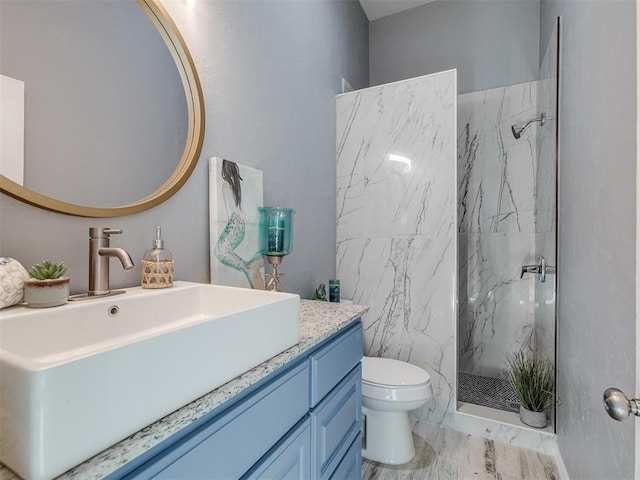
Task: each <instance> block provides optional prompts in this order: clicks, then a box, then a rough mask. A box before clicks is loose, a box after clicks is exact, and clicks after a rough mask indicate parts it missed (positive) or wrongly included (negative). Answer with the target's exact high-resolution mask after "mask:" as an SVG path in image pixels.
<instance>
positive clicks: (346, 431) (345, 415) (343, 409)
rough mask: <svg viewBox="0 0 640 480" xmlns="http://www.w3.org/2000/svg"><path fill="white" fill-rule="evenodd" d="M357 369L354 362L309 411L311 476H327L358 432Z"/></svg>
mask: <svg viewBox="0 0 640 480" xmlns="http://www.w3.org/2000/svg"><path fill="white" fill-rule="evenodd" d="M361 372H362V369H361V366H360V364H358V365H357V366H356V367H355V368H354V369H353V370H352V371H351V373H349V374H348V375H347V377H346V378H344V379H343V380H342V382H340V384H339V385H338V386H337V387H336V389H335V390H334V391H332V392H331V393H330V394H329V395H328V396H327V398H325V399H324V400H323V401H322V403H320V405H318V407H316V408H315V409H314V410H312V412H311V428H312V430H311V432H312V435H313V441H314V450H315V453H316V460H315V463H314V465H313V469H314V475H313V478H317V479H320V478H329V476H330V475H331V473H332V472H333V471H334V470H335V468H336V466H337V465H338V463H339V462H340V460H341V459H342V457H343V456H344V454H345V453H346V451H347V450H348V449H349V447H350V446H351V444H352V443H353V439H354V438H355V437H356V436H357V435H358V434H359V433H360V415H361V409H360V389H361V385H360V381H361V380H360V378H361Z"/></svg>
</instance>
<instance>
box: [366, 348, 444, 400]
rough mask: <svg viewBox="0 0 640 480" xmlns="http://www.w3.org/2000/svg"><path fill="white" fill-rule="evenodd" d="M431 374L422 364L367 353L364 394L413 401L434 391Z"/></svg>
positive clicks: (385, 398) (376, 397)
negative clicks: (375, 356) (374, 356)
mask: <svg viewBox="0 0 640 480" xmlns="http://www.w3.org/2000/svg"><path fill="white" fill-rule="evenodd" d="M432 391H433V390H432V388H431V377H430V376H429V374H428V373H427V372H425V371H424V370H423V369H421V368H420V367H417V366H415V365H411V364H409V363H406V362H402V361H400V360H394V359H392V358H373V357H363V359H362V395H363V396H365V397H369V398H373V399H377V400H391V401H400V402H413V401H417V400H427V399H429V398H431V395H432Z"/></svg>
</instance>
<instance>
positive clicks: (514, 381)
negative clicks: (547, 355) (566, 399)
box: [507, 351, 558, 428]
mask: <svg viewBox="0 0 640 480" xmlns="http://www.w3.org/2000/svg"><path fill="white" fill-rule="evenodd" d="M507 362H508V364H509V383H510V384H511V387H512V388H513V391H514V392H515V394H516V397H518V401H519V402H520V420H521V421H522V423H524V424H525V425H529V426H530V427H535V428H544V427H545V426H546V425H547V415H546V412H547V411H548V410H552V409H553V408H555V407H556V405H557V404H558V402H557V399H556V396H555V394H554V384H555V369H554V366H553V363H551V362H550V361H549V360H547V359H543V358H538V357H537V356H535V355H533V356H528V355H526V354H525V353H524V352H522V351H520V352H518V353H515V354H513V355H512V356H511V357H510V358H509V359H508V360H507Z"/></svg>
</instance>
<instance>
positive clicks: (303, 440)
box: [242, 417, 311, 480]
mask: <svg viewBox="0 0 640 480" xmlns="http://www.w3.org/2000/svg"><path fill="white" fill-rule="evenodd" d="M260 478H264V479H270V480H300V479H304V478H311V420H310V419H309V417H307V418H306V419H305V420H304V421H303V422H302V423H301V424H300V425H298V426H297V427H296V428H294V429H293V430H292V431H291V432H290V433H289V434H288V435H287V436H286V437H285V438H284V439H283V440H281V441H280V443H279V444H278V445H276V446H275V447H274V449H273V451H272V452H270V453H268V454H267V455H266V458H264V459H262V460H261V461H260V462H259V463H258V464H257V465H256V466H255V467H253V468H252V469H251V471H250V472H248V473H247V474H246V475H245V476H244V477H242V480H257V479H260Z"/></svg>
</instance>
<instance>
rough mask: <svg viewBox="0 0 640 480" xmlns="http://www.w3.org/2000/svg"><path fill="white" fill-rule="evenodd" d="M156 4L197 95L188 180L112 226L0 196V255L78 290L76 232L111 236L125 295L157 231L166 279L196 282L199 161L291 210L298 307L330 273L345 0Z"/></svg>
mask: <svg viewBox="0 0 640 480" xmlns="http://www.w3.org/2000/svg"><path fill="white" fill-rule="evenodd" d="M163 3H164V4H165V6H166V7H167V9H168V10H169V13H170V14H171V15H172V17H173V18H174V20H175V22H176V23H177V25H178V27H179V28H180V30H181V31H182V33H183V35H184V37H185V40H186V42H187V44H188V46H189V49H190V50H191V53H192V54H193V56H194V59H195V63H196V66H197V68H198V73H199V75H200V80H201V82H202V85H203V89H204V97H205V106H206V107H205V108H206V115H207V118H206V120H207V126H206V135H205V142H204V146H203V150H202V156H201V159H200V162H199V164H198V166H197V167H196V169H195V171H194V173H193V175H192V177H191V178H190V179H189V181H188V182H187V183H186V184H185V186H184V187H183V188H182V189H181V190H180V191H179V192H178V193H177V194H176V195H175V196H174V197H172V198H171V199H169V200H168V201H167V202H165V203H164V204H162V205H160V206H158V207H156V208H154V209H152V210H149V211H147V212H143V213H140V214H137V215H131V216H127V217H120V218H113V219H99V220H95V219H83V218H75V217H69V216H65V215H59V214H55V213H49V212H46V211H44V210H41V209H37V208H34V207H30V206H28V205H26V204H23V203H20V202H18V201H16V200H14V199H12V198H10V197H7V196H4V195H2V196H0V255H6V256H11V257H14V258H16V259H18V260H19V261H21V262H22V263H24V264H25V265H31V264H33V263H35V262H37V261H40V260H42V259H44V258H51V259H54V260H65V261H66V262H67V264H68V265H69V272H68V273H69V275H70V276H71V277H72V285H71V288H72V291H74V292H78V291H82V290H86V286H87V275H88V258H87V257H88V253H87V250H88V236H87V233H88V231H87V229H88V228H89V227H90V226H111V227H114V228H116V227H119V228H123V229H124V234H123V235H121V236H114V237H113V239H112V242H111V243H112V245H113V246H122V247H125V248H127V249H128V250H129V252H130V253H131V255H132V256H133V258H134V259H135V260H138V262H137V267H136V269H135V270H133V271H131V272H124V271H123V270H122V269H121V268H120V266H119V265H118V263H117V261H115V260H113V261H112V263H111V278H112V286H113V287H125V286H134V285H138V284H139V282H140V268H139V266H140V262H139V259H140V258H141V257H142V255H143V253H144V251H145V250H147V249H148V248H149V247H150V246H151V240H152V238H153V235H154V226H155V225H156V224H158V225H162V227H163V236H164V237H165V240H166V246H167V248H169V249H170V250H172V252H173V254H174V258H175V260H176V277H177V278H178V279H182V280H191V281H198V282H208V281H209V238H208V237H209V236H208V232H209V226H208V224H209V219H208V165H207V158H208V157H210V156H213V155H218V156H223V157H226V158H229V159H232V160H234V161H237V162H240V163H244V164H246V165H248V166H251V167H255V168H259V169H262V170H263V172H264V197H265V203H267V204H272V205H282V206H289V207H293V208H295V209H296V210H297V214H296V218H295V232H294V235H295V237H294V249H293V253H292V254H291V255H290V256H289V257H287V258H286V259H285V260H284V264H283V267H282V271H283V272H284V273H285V274H286V276H285V277H284V279H283V283H284V285H283V287H284V289H286V290H287V291H292V292H296V293H300V294H302V295H304V296H307V297H308V296H310V295H311V294H312V293H313V291H314V289H315V288H316V287H317V284H318V283H320V282H326V281H327V280H328V279H329V278H331V277H332V276H333V275H334V274H335V238H336V233H335V202H336V200H335V175H336V174H335V168H336V167H335V94H336V93H338V92H339V91H340V79H341V77H343V76H344V77H345V78H347V80H349V82H350V83H351V85H353V86H354V87H355V88H362V87H365V86H367V85H368V60H367V59H368V39H367V36H368V27H367V20H366V17H365V15H364V13H363V12H362V10H361V7H360V5H359V4H358V3H357V1H356V0H344V1H334V0H315V1H313V2H290V1H286V0H262V1H256V2H250V1H242V2H227V1H207V2H196V3H195V5H194V6H189V5H187V4H186V3H185V2H184V1H182V0H179V1H173V0H170V1H164V2H163Z"/></svg>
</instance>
